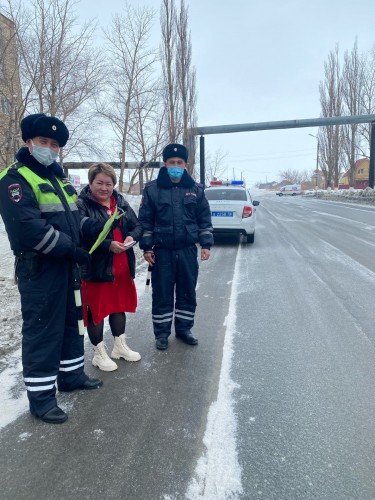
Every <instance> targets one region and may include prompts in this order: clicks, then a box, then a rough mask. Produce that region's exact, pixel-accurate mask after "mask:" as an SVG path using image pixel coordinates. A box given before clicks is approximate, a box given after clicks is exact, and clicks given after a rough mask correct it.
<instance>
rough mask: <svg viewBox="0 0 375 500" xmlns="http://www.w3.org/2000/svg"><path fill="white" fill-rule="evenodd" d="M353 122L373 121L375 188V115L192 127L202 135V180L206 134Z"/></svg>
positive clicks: (371, 182) (202, 176)
mask: <svg viewBox="0 0 375 500" xmlns="http://www.w3.org/2000/svg"><path fill="white" fill-rule="evenodd" d="M351 123H371V140H370V166H369V187H371V188H373V189H374V172H375V115H355V116H332V117H328V118H308V119H304V120H285V121H274V122H260V123H240V124H237V125H213V126H207V127H195V128H192V129H190V134H191V136H192V137H194V136H198V135H199V136H200V182H201V183H202V184H204V183H205V138H204V136H205V135H211V134H234V133H237V132H255V131H260V130H280V129H287V128H304V127H305V128H307V127H329V126H331V125H348V124H351Z"/></svg>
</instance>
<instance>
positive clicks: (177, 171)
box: [168, 167, 185, 181]
mask: <svg viewBox="0 0 375 500" xmlns="http://www.w3.org/2000/svg"><path fill="white" fill-rule="evenodd" d="M184 170H185V168H184V167H168V175H169V177H170V178H171V179H173V180H175V181H176V180H178V179H181V177H182V176H183V174H184Z"/></svg>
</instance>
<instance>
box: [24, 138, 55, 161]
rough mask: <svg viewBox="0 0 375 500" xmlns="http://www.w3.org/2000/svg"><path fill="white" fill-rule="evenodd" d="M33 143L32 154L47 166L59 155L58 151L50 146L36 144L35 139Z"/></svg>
mask: <svg viewBox="0 0 375 500" xmlns="http://www.w3.org/2000/svg"><path fill="white" fill-rule="evenodd" d="M31 144H32V145H33V150H32V151H31V153H30V154H31V156H33V157H34V158H35V159H36V161H37V162H39V163H41V164H42V165H44V166H45V167H48V166H49V165H51V164H52V163H53V162H54V161H56V160H57V158H58V157H59V154H58V153H55V152H54V151H52V149H50V148H44V147H43V146H35V144H34V143H33V141H31Z"/></svg>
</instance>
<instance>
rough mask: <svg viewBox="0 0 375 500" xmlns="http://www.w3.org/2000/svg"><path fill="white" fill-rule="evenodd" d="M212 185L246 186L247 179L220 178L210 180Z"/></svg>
mask: <svg viewBox="0 0 375 500" xmlns="http://www.w3.org/2000/svg"><path fill="white" fill-rule="evenodd" d="M210 185H211V186H244V185H245V181H243V180H241V181H224V182H223V181H218V180H215V181H210Z"/></svg>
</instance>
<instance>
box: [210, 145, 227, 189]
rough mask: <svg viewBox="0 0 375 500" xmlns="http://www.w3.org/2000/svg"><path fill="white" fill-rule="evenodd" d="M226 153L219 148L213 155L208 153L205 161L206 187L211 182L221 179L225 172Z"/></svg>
mask: <svg viewBox="0 0 375 500" xmlns="http://www.w3.org/2000/svg"><path fill="white" fill-rule="evenodd" d="M227 156H228V153H224V152H223V151H222V149H221V148H219V149H217V150H216V151H215V152H214V153H213V154H211V153H210V152H208V153H207V154H206V159H205V166H206V168H205V184H206V186H208V185H209V184H210V181H211V180H215V179H219V178H220V177H223V176H224V174H225V172H226V165H225V163H224V162H225V160H226V158H227Z"/></svg>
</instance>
